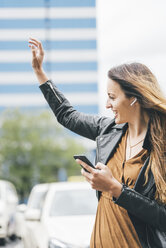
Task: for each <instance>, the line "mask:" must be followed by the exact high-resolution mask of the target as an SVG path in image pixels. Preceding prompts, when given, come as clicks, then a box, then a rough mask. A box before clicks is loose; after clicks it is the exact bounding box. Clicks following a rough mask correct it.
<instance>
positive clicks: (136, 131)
mask: <svg viewBox="0 0 166 248" xmlns="http://www.w3.org/2000/svg"><path fill="white" fill-rule="evenodd" d="M148 123H149V116H148V115H147V113H145V112H142V113H140V115H139V116H135V117H134V118H133V120H132V121H131V122H129V123H128V126H129V133H130V138H131V139H133V140H134V139H137V138H139V137H142V138H143V137H144V136H145V135H146V132H147V128H148Z"/></svg>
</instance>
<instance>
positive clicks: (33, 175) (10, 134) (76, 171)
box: [0, 110, 85, 199]
mask: <svg viewBox="0 0 166 248" xmlns="http://www.w3.org/2000/svg"><path fill="white" fill-rule="evenodd" d="M83 152H85V148H84V147H83V146H81V145H80V142H78V141H76V138H74V136H73V137H72V136H71V134H69V132H68V131H66V130H65V129H64V128H63V127H61V126H60V125H59V124H57V122H56V119H55V117H53V115H52V114H51V113H50V112H48V111H44V112H38V113H30V112H20V111H19V110H14V111H5V112H4V113H3V114H2V116H1V127H0V164H1V167H0V176H1V178H3V179H7V180H10V181H12V182H13V183H14V184H15V185H16V188H17V190H18V192H19V194H20V196H21V198H22V199H23V198H25V197H27V195H28V194H29V192H30V190H31V188H32V187H33V186H34V185H35V184H37V183H45V182H54V181H58V173H59V171H60V169H61V170H62V169H63V170H62V172H63V171H64V170H65V171H66V173H67V176H71V175H80V167H79V166H77V165H76V163H75V162H74V159H73V155H74V154H77V153H83Z"/></svg>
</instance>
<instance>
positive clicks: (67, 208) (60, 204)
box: [50, 189, 97, 216]
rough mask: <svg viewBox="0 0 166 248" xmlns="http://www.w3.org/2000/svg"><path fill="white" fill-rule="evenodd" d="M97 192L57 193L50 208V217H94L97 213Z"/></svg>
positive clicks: (69, 191) (86, 190)
mask: <svg viewBox="0 0 166 248" xmlns="http://www.w3.org/2000/svg"><path fill="white" fill-rule="evenodd" d="M96 207H97V198H96V195H95V191H93V190H90V189H89V190H88V189H82V190H67V191H57V192H56V193H55V194H54V198H53V201H52V204H51V208H50V216H66V215H92V214H95V213H96Z"/></svg>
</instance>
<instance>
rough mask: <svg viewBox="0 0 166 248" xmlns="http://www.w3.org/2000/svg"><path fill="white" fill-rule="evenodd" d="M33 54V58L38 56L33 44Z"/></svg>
mask: <svg viewBox="0 0 166 248" xmlns="http://www.w3.org/2000/svg"><path fill="white" fill-rule="evenodd" d="M31 51H32V56H33V58H36V49H35V47H34V46H31Z"/></svg>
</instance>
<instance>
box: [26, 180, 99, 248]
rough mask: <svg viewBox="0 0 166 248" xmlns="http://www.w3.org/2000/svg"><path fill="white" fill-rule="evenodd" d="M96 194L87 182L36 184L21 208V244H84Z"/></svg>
mask: <svg viewBox="0 0 166 248" xmlns="http://www.w3.org/2000/svg"><path fill="white" fill-rule="evenodd" d="M96 209H97V198H96V193H95V191H94V190H92V189H91V188H90V185H89V184H88V183H87V182H74V183H72V182H64V183H52V184H40V185H37V186H35V187H34V188H33V190H32V192H31V194H30V197H29V200H28V205H27V210H26V212H25V235H24V238H23V241H24V247H25V248H48V247H49V248H87V247H89V244H90V236H91V233H92V229H93V225H94V220H95V213H96Z"/></svg>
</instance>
